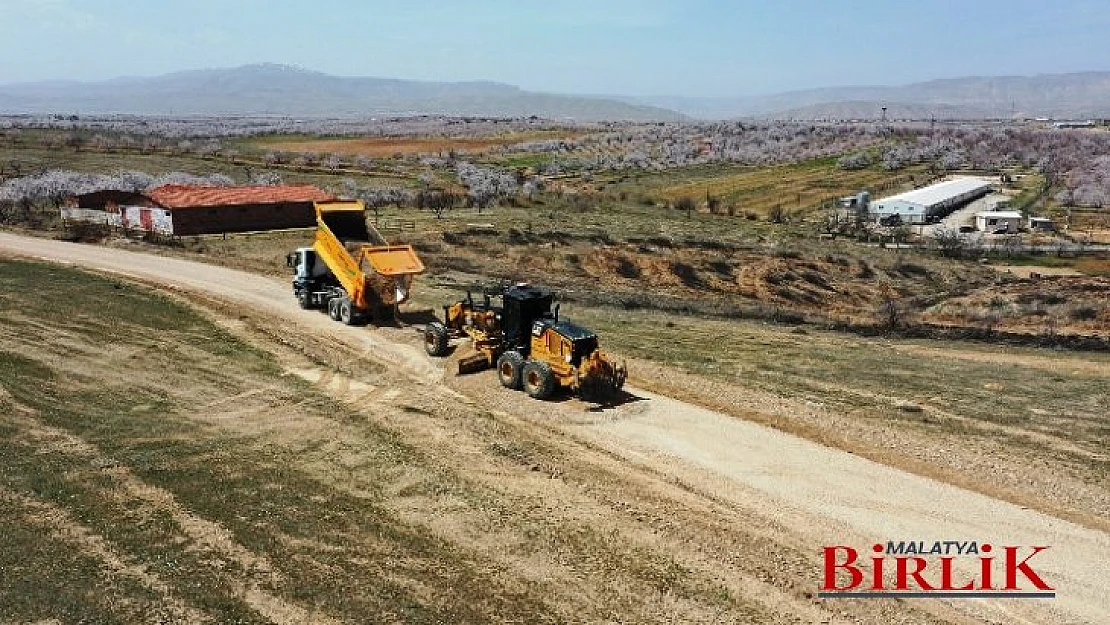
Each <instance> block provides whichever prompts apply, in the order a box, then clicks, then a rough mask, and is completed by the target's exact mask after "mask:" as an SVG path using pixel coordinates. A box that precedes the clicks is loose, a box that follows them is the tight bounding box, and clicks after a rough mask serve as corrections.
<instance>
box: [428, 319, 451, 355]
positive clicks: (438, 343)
mask: <svg viewBox="0 0 1110 625" xmlns="http://www.w3.org/2000/svg"><path fill="white" fill-rule="evenodd" d="M424 351H426V352H428V355H429V356H436V357H440V356H446V355H447V326H445V325H443V324H442V323H440V322H438V321H433V322H431V323H429V324H428V325H426V326H424Z"/></svg>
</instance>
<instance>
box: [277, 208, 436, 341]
mask: <svg viewBox="0 0 1110 625" xmlns="http://www.w3.org/2000/svg"><path fill="white" fill-rule="evenodd" d="M314 208H315V211H316V239H315V241H314V242H313V244H312V247H302V248H297V249H296V250H294V251H293V252H291V253H290V254H289V255H288V256H287V257H286V264H287V265H288V266H289V267H291V268H292V269H293V295H294V297H296V298H297V301H298V302H299V303H300V305H301V308H306V309H307V308H320V309H324V310H327V312H328V315H330V316H331V318H332V319H335V320H337V321H342V322H343V323H345V324H348V325H353V324H356V323H360V322H362V321H364V320H366V319H367V318H368V317H374V318H378V319H382V318H386V317H388V318H390V319H392V318H395V317H396V314H397V306H398V305H400V304H402V303H404V302H405V301H406V300H407V299H408V298H409V292H410V290H411V289H412V280H413V276H415V275H417V274H419V273H422V272H423V271H424V263H422V262H421V261H420V258H419V257H417V255H416V252H415V251H414V250H413V249H412V246H411V245H389V244H388V243H387V242H386V241H385V239H384V238H383V237H382V235H381V234H380V233H379V232H378V231H377V229H375V228H374V227H372V226H370V225H369V224H368V223H367V221H366V206H365V205H364V204H363V203H362V202H361V201H333V202H316V203H315V204H314Z"/></svg>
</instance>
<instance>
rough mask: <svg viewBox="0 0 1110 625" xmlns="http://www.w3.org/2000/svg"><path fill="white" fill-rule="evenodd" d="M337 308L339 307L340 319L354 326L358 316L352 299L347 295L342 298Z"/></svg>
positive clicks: (345, 323)
mask: <svg viewBox="0 0 1110 625" xmlns="http://www.w3.org/2000/svg"><path fill="white" fill-rule="evenodd" d="M336 308H338V309H339V320H340V321H341V322H343V324H344V325H349V326H353V325H355V324H356V323H358V316H357V315H356V314H355V311H354V306H353V305H352V304H351V300H349V299H347V298H346V297H344V298H341V299H340V300H339V305H338V306H336Z"/></svg>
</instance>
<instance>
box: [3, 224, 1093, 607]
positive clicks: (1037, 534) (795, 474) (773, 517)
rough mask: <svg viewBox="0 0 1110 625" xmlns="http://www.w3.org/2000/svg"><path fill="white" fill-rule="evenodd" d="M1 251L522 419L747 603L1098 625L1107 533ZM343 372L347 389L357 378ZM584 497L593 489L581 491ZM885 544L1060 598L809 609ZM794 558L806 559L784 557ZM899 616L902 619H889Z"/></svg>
mask: <svg viewBox="0 0 1110 625" xmlns="http://www.w3.org/2000/svg"><path fill="white" fill-rule="evenodd" d="M0 253H8V254H12V255H20V256H28V257H36V258H43V259H48V260H52V261H57V262H64V263H72V264H74V265H77V266H80V267H84V268H87V269H91V270H96V271H104V272H113V273H118V274H122V275H126V276H130V277H133V278H136V279H139V280H142V281H146V282H150V283H156V284H160V285H163V286H165V287H168V288H170V289H177V290H180V291H183V292H188V293H191V294H194V295H198V296H201V297H208V298H212V299H213V300H215V301H217V302H219V303H220V304H221V305H223V306H225V307H227V308H230V309H231V310H233V311H238V312H239V315H240V316H244V317H248V318H251V319H252V320H255V321H257V322H258V323H260V324H265V325H268V326H269V327H270V328H271V329H272V331H273V333H274V334H275V335H278V336H282V337H285V338H286V339H287V340H288V341H289V342H290V343H294V344H295V345H296V347H298V348H303V349H305V350H321V351H327V350H328V349H330V347H329V346H337V345H340V346H343V347H344V348H345V349H347V350H353V351H354V352H355V353H361V354H363V355H364V356H365V357H366V358H367V359H369V360H372V361H376V362H378V363H384V364H387V365H389V366H391V367H393V368H394V369H396V370H398V371H399V372H402V373H403V374H404V375H403V376H402V377H399V379H402V380H407V381H408V383H411V384H412V385H414V386H413V389H419V394H420V395H422V396H426V397H429V398H433V399H437V400H438V401H443V402H452V401H460V394H461V395H462V396H463V397H465V398H469V399H468V401H472V402H476V403H477V404H478V405H479V406H481V407H483V408H484V409H486V410H489V411H491V412H492V413H494V414H496V415H499V418H503V419H507V420H511V421H512V422H514V423H523V424H525V425H527V426H528V427H531V428H533V429H534V430H536V431H537V432H538V433H541V434H543V435H545V436H546V437H548V438H549V439H550V440H551V441H552V444H553V445H558V446H559V447H560V449H561V450H562V452H563V453H564V455H565V463H566V466H567V467H568V468H567V469H566V470H567V471H571V470H572V468H573V466H574V464H575V458H574V456H573V454H580V455H581V459H582V460H586V459H588V460H589V462H590V463H593V464H599V463H601V462H603V461H605V462H612V463H619V464H621V465H623V466H624V467H626V469H625V470H626V471H627V472H628V474H629V475H630V476H641V477H640V478H638V479H640V480H641V482H642V484H644V485H645V486H644V490H643V491H642V492H637V494H636V496H637V498H638V501H639V503H640V504H641V505H642V507H643V508H646V509H650V508H651V506H650V503H651V502H653V501H654V499H653V497H655V496H656V495H658V497H659V500H666V501H670V502H675V501H680V502H682V506H683V507H682V508H681V509H674V510H666V509H661V510H659V511H658V517H659V518H657V519H655V521H656V522H657V523H658V529H656V528H655V526H654V525H652V527H653V529H652V530H651V533H655V532H656V531H658V532H659V534H660V535H661V536H664V537H665V536H666V535H667V530H666V526H667V523H668V522H669V521H672V520H673V521H674V522H679V523H688V524H693V523H698V522H702V523H704V524H705V530H706V532H709V533H712V534H713V536H712V541H710V540H709V539H706V541H707V543H706V544H718V545H720V548H721V549H722V550H724V552H722V553H704V554H702V556H701V557H702V558H703V559H704V560H705V563H704V564H705V565H706V566H707V567H708V566H710V565H712V566H717V567H719V566H722V565H721V562H722V561H723V562H724V563H725V564H724V566H726V567H728V568H733V569H735V570H739V571H741V572H744V574H742V575H734V574H733V573H735V570H734V571H728V570H722V571H721V576H722V579H727V580H729V583H730V584H731V585H735V586H736V587H737V591H738V592H740V593H742V594H744V595H745V596H751V597H752V599H753V600H755V601H758V602H760V603H762V604H765V605H774V606H776V607H777V609H778V610H779V611H780V612H779V614H781V615H782V619H783V620H787V619H789V620H791V621H794V622H817V621H826V622H828V621H832V622H842V619H843V621H844V622H855V621H857V620H859V621H864V622H876V623H879V622H895V621H896V620H899V621H902V622H997V623H1014V622H1024V623H1104V622H1110V599H1108V598H1107V596H1106V594H1105V579H1106V577H1107V574H1108V573H1110V570H1108V565H1107V562H1110V535H1108V534H1106V533H1105V532H1100V531H1098V530H1091V529H1087V528H1083V527H1080V526H1077V525H1075V524H1072V523H1069V522H1065V521H1061V520H1059V519H1056V518H1053V517H1050V516H1047V515H1044V514H1040V513H1037V512H1034V511H1030V510H1026V509H1022V508H1019V507H1017V506H1013V505H1011V504H1007V503H1004V502H1000V501H997V500H994V499H991V498H989V497H986V496H983V495H979V494H976V493H972V492H968V491H965V490H961V489H958V488H955V487H952V486H949V485H946V484H942V483H938V482H935V481H932V480H929V479H925V478H922V477H919V476H915V475H911V474H907V473H904V472H900V471H897V470H893V469H890V468H888V467H885V466H883V465H879V464H875V463H872V462H869V461H866V460H863V459H860V458H857V457H855V456H853V455H851V454H848V453H844V452H839V451H836V450H832V449H828V448H825V447H822V446H820V445H817V444H814V443H811V442H809V441H806V440H803V439H799V438H796V437H793V436H789V435H786V434H783V433H781V432H778V431H776V430H772V429H768V428H765V427H762V426H758V425H754V424H751V423H748V422H745V421H741V420H738V419H735V418H733V417H729V416H725V415H722V414H720V413H715V412H712V411H709V410H705V409H702V408H698V407H696V406H692V405H689V404H685V403H682V402H678V401H675V400H672V399H669V398H666V397H661V396H657V395H653V394H649V393H646V392H642V391H639V390H635V389H633V393H634V394H635V395H637V396H638V397H639V398H640V401H634V402H630V403H628V404H626V405H624V406H622V407H619V408H616V409H610V410H605V411H600V412H597V411H589V410H587V409H586V408H587V407H586V406H583V405H582V404H580V403H578V402H576V401H567V402H563V403H551V404H539V403H536V402H532V401H530V400H527V399H526V398H524V397H523V396H522V395H520V394H516V393H510V392H507V391H502V390H501V389H499V388H497V387H496V385H495V383H494V381H493V380H492V379H491V377H490V376H489V374H482V375H478V376H469V377H466V378H453V379H450V380H449V381H448V382H449V383H448V384H447V385H443V384H441V381H442V380H443V372H442V368H441V367H440V365H439V364H438V363H435V362H432V361H431V360H430V359H428V358H426V357H425V356H424V355H423V353H422V352H421V350H420V348H419V344H418V342H417V340H416V337H415V335H414V333H412V332H411V330H407V331H402V330H395V329H389V330H373V329H366V328H349V327H345V326H342V325H340V324H337V323H335V322H333V321H331V320H330V319H328V318H327V317H326V316H325V315H322V314H319V313H318V312H306V311H301V310H300V309H299V308H297V306H296V303H295V302H294V300H293V298H292V297H291V295H290V293H289V287H288V285H287V284H286V283H285V282H284V281H280V280H274V279H269V278H264V277H259V276H256V275H251V274H247V273H243V272H238V271H233V270H228V269H223V268H219V267H214V266H209V265H203V264H198V263H191V262H186V261H181V260H177V259H171V258H163V257H156V256H148V255H143V254H136V253H131V252H125V251H120V250H111V249H105V248H99V247H89V246H80V245H73V244H66V243H60V242H54V241H45V240H42V239H28V238H23V237H18V236H14V235H9V234H0ZM306 337H308V338H306ZM311 337H316V338H318V339H319V340H312V338H311ZM353 375H354V377H356V378H357V371H354V372H353ZM399 390H400V391H401V393H402V394H403V393H404V389H399ZM606 458H608V460H605V459H606ZM533 470H535V469H533ZM541 470H544V468H543V467H541ZM553 476H554V474H553ZM649 478H651V479H649ZM630 479H631V478H630ZM648 486H650V488H649V487H648ZM582 488H583V489H589V488H591V486H590V484H589V483H588V482H585V483H583V485H582ZM599 488H600V486H599ZM553 492H554V491H553ZM664 493H665V494H666V497H664V496H663V494H664ZM540 495H541V496H542V495H543V494H542V493H540ZM619 496H620V494H619V493H614V494H613V495H611V497H619ZM583 514H587V511H584V512H583ZM699 519H701V521H699ZM644 522H647V521H644ZM649 525H650V524H649ZM741 530H742V531H743V532H746V533H749V534H751V533H754V534H757V535H761V536H765V537H766V538H767V540H768V541H769V545H770V547H768V548H767V549H766V550H765V551H764V552H759V551H758V550H756V551H753V548H752V547H751V545H731V546H730V540H729V539H730V537H731V536H732V535H733V533H734V532H739V531H741ZM641 531H642V529H641ZM660 540H664V538H660ZM887 540H894V541H899V540H915V541H916V540H926V541H930V540H961V541H963V540H976V541H980V542H991V543H993V544H1017V545H1050V546H1051V549H1049V551H1047V552H1045V553H1043V554H1041V555H1040V556H1038V560H1037V562H1036V565H1037V566H1036V568H1037V570H1038V571H1039V572H1041V573H1042V574H1043V575H1044V576H1045V577H1046V579H1048V580H1050V583H1052V584H1053V585H1054V586H1055V587H1056V588H1057V591H1058V596H1057V598H1056V599H1055V600H1024V601H1018V600H1013V599H1010V600H958V601H949V602H944V601H939V600H922V601H918V600H911V601H905V602H901V603H895V602H889V601H887V600H884V601H850V600H834V601H825V602H824V603H823V604H817V603H815V602H814V601H813V600H812V598H811V595H812V594H813V593H814V592H815V591H816V590H817V586H818V584H819V581H820V569H819V566H820V565H819V558H818V554H819V552H820V548H821V546H823V545H834V544H847V545H855V546H858V547H865V546H866V545H869V544H871V543H872V542H874V541H882V542H885V541H887ZM729 549H735V550H737V552H738V555H737V556H736V560H735V561H732V560H730V558H729V557H728V553H727V550H729ZM794 553H802V554H806V555H805V556H804V557H801V558H795V557H793V556H792V554H794ZM776 554H782V557H778V556H776ZM755 557H762V558H765V559H766V561H765V562H761V563H753V562H752V561H751V560H750V559H751V558H755ZM682 560H683V563H684V564H685V565H687V566H696V565H697V560H698V556H697V555H696V554H691V553H689V551H688V550H683V553H682ZM902 613H906V616H904V617H903V618H899V619H896V618H895V615H899V614H902Z"/></svg>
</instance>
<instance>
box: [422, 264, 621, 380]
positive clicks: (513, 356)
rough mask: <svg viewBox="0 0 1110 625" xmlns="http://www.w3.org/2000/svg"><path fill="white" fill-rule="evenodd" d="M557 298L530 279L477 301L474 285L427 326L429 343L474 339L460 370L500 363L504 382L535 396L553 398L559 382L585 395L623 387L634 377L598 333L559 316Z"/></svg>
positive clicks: (437, 352)
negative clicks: (441, 317) (607, 349)
mask: <svg viewBox="0 0 1110 625" xmlns="http://www.w3.org/2000/svg"><path fill="white" fill-rule="evenodd" d="M497 298H499V299H500V300H501V305H500V306H498V305H496V303H495V301H494V300H495V299H497ZM553 301H554V295H553V294H552V293H551V292H550V291H548V290H546V289H543V288H541V287H537V286H531V285H528V284H517V285H514V286H511V287H509V288H507V289H502V290H500V291H499V292H497V293H494V294H492V296H491V294H489V293H486V294H484V295H483V299H482V301H477V302H476V301H475V300H474V297H473V295H472V294H471V293H469V292H468V293H467V295H466V299H463V300H460V301H458V302H455V303H454V304H451V305H450V306H445V307H444V310H443V315H444V322H442V323H441V322H439V321H433V322H431V323H429V324H428V325H427V326H426V327H425V329H424V347H425V350H426V351H427V352H428V354H429V355H431V356H446V355H447V352H448V350H449V347H450V341H451V340H452V339H456V338H469V339H470V341H471V343H472V345H473V346H474V349H475V350H476V353H475V354H472V355H470V356H467V357H465V358H462V359H460V360H459V374H464V373H472V372H475V371H480V370H482V369H485V368H487V367H491V366H495V367H496V368H497V378H498V380H500V382H501V385H502V386H504V387H506V388H511V389H514V390H519V389H522V388H523V390H524V391H525V392H526V393H528V395H529V396H531V397H534V398H536V399H547V398H548V397H550V396H551V395H552V394H553V393H554V392H555V390H556V389H557V388H567V389H570V390H572V391H575V392H577V393H578V394H579V395H580V396H582V397H584V398H595V397H603V396H605V395H607V394H612V393H615V392H617V391H619V390H620V388H621V387H622V386H624V381H625V379H626V378H627V377H628V374H627V371H626V369H625V366H624V365H623V364H620V365H618V364H617V363H616V362H615V361H614V360H613V359H612V358H611V357H610V356H608V355H606V354H605V353H604V352H602V351H601V350H600V349H598V340H597V335H595V334H594V333H593V332H591V331H589V330H587V329H586V328H583V327H581V326H578V325H575V324H573V323H571V322H569V321H563V320H560V319H559V307H558V306H557V305H556V306H555V307H554V308H552V304H553Z"/></svg>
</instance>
